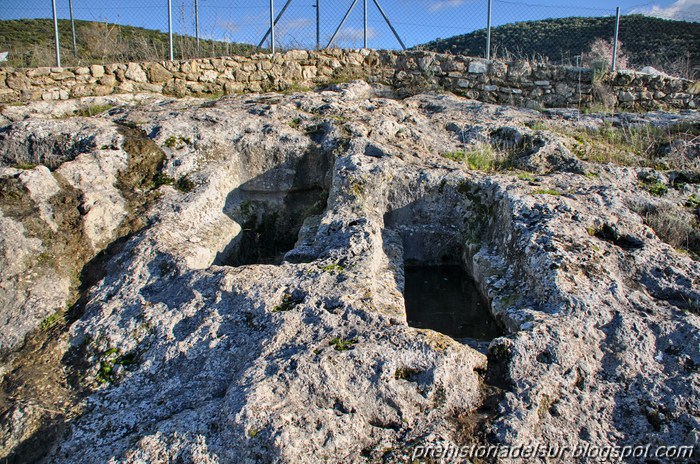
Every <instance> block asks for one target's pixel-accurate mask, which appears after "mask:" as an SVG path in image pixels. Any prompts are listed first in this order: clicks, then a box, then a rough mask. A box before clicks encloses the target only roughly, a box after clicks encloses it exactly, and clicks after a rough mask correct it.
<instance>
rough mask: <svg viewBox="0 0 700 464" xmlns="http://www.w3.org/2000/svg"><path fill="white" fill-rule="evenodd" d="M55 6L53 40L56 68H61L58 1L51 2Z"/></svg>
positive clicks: (52, 0)
mask: <svg viewBox="0 0 700 464" xmlns="http://www.w3.org/2000/svg"><path fill="white" fill-rule="evenodd" d="M51 4H52V6H53V40H54V43H55V44H56V66H58V67H59V68H60V67H61V42H60V40H59V39H58V16H57V14H56V0H51Z"/></svg>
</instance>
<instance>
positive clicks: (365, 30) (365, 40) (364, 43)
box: [362, 0, 367, 48]
mask: <svg viewBox="0 0 700 464" xmlns="http://www.w3.org/2000/svg"><path fill="white" fill-rule="evenodd" d="M363 3H364V8H365V9H364V11H363V13H362V14H363V15H364V18H363V20H364V28H363V34H362V37H363V39H364V41H363V47H362V48H367V0H364V2H363Z"/></svg>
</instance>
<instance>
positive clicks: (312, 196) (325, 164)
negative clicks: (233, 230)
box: [214, 143, 333, 266]
mask: <svg viewBox="0 0 700 464" xmlns="http://www.w3.org/2000/svg"><path fill="white" fill-rule="evenodd" d="M332 168H333V158H332V155H331V154H330V153H328V152H325V151H323V150H322V149H321V148H320V147H319V146H318V145H316V144H314V143H311V144H309V146H308V148H307V150H306V152H305V153H304V154H303V155H302V156H301V157H300V158H298V159H296V160H290V161H289V162H288V163H285V164H283V165H281V166H279V167H276V168H274V169H271V170H269V171H266V172H265V173H263V174H261V175H259V176H257V177H255V178H253V179H251V180H249V181H247V182H245V183H244V184H242V185H241V186H240V187H238V188H237V189H235V190H233V191H232V192H231V193H230V194H229V195H228V197H227V199H226V206H225V209H224V211H225V213H226V214H227V215H228V216H229V217H230V218H231V219H233V220H234V221H236V222H237V223H238V224H239V225H240V226H241V231H240V233H239V234H238V235H236V237H235V238H234V239H233V240H232V241H231V243H229V245H228V246H227V247H226V248H225V249H224V251H222V252H220V253H219V254H218V255H217V257H216V259H215V261H214V264H216V265H223V266H243V265H248V264H280V263H281V262H282V261H283V259H284V255H285V254H286V253H287V252H288V251H290V250H292V249H293V248H294V245H295V244H296V241H297V238H298V234H299V231H300V230H301V227H302V225H303V224H304V221H305V220H306V219H307V218H309V217H312V216H315V215H318V214H321V213H322V212H323V211H324V210H325V208H326V202H327V199H328V192H329V190H330V184H331V180H332Z"/></svg>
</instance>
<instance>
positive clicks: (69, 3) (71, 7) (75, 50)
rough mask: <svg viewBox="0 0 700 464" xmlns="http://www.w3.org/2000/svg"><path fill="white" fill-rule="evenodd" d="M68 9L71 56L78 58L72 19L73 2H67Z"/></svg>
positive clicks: (69, 0)
mask: <svg viewBox="0 0 700 464" xmlns="http://www.w3.org/2000/svg"><path fill="white" fill-rule="evenodd" d="M68 9H69V10H70V30H71V33H72V34H73V55H75V57H76V58H77V57H78V45H77V43H76V42H75V20H74V19H73V0H68Z"/></svg>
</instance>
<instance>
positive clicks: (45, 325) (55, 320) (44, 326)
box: [40, 311, 64, 331]
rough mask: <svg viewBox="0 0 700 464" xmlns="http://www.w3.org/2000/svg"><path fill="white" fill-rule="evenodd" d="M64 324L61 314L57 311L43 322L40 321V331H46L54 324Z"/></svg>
mask: <svg viewBox="0 0 700 464" xmlns="http://www.w3.org/2000/svg"><path fill="white" fill-rule="evenodd" d="M62 322H64V319H63V312H61V311H59V312H57V313H54V314H52V315H50V316H47V317H46V318H45V319H44V320H43V321H41V326H40V329H41V330H42V331H47V330H49V329H50V328H51V327H53V326H55V325H56V324H59V323H62Z"/></svg>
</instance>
